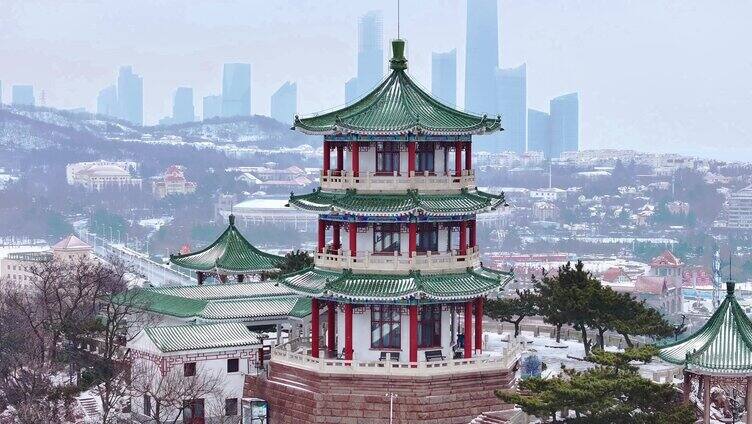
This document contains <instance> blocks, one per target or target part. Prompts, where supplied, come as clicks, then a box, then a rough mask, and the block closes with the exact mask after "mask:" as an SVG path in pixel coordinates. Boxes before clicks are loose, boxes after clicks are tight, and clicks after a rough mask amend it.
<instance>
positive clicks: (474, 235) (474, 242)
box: [469, 219, 478, 249]
mask: <svg viewBox="0 0 752 424" xmlns="http://www.w3.org/2000/svg"><path fill="white" fill-rule="evenodd" d="M469 224H470V247H472V248H473V249H475V248H476V247H477V246H478V232H477V226H478V221H476V220H474V219H473V220H472V221H470V222H469Z"/></svg>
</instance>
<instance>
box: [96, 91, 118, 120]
mask: <svg viewBox="0 0 752 424" xmlns="http://www.w3.org/2000/svg"><path fill="white" fill-rule="evenodd" d="M97 113H98V114H99V115H105V116H112V117H117V116H118V98H117V87H115V85H110V86H109V87H105V88H103V89H101V90H100V91H99V94H98V95H97Z"/></svg>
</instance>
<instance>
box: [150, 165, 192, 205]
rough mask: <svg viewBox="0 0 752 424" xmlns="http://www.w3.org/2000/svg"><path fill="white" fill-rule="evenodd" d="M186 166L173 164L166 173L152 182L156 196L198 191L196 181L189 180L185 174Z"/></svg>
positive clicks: (161, 196) (161, 197)
mask: <svg viewBox="0 0 752 424" xmlns="http://www.w3.org/2000/svg"><path fill="white" fill-rule="evenodd" d="M184 172H185V168H184V167H182V166H179V165H171V166H170V167H169V168H167V171H166V172H165V174H164V175H163V176H162V177H161V178H160V179H159V180H157V181H154V183H153V184H152V192H153V193H154V196H156V197H157V198H159V199H163V198H165V197H167V196H173V195H183V194H191V193H194V192H195V191H196V183H194V182H193V181H188V180H186V178H185V175H184Z"/></svg>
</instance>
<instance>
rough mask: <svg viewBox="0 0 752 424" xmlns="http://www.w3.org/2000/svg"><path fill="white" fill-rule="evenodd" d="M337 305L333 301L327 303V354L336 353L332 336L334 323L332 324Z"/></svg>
mask: <svg viewBox="0 0 752 424" xmlns="http://www.w3.org/2000/svg"><path fill="white" fill-rule="evenodd" d="M336 307H337V304H336V303H334V301H331V300H330V301H329V302H327V310H326V348H327V350H329V352H336V350H337V349H336V347H335V342H334V334H335V323H334V315H335V312H336V309H335V308H336Z"/></svg>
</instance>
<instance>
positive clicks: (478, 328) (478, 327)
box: [475, 297, 484, 351]
mask: <svg viewBox="0 0 752 424" xmlns="http://www.w3.org/2000/svg"><path fill="white" fill-rule="evenodd" d="M483 302H484V299H483V298H482V297H479V298H477V299H475V349H476V350H478V351H481V350H482V349H483Z"/></svg>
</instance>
